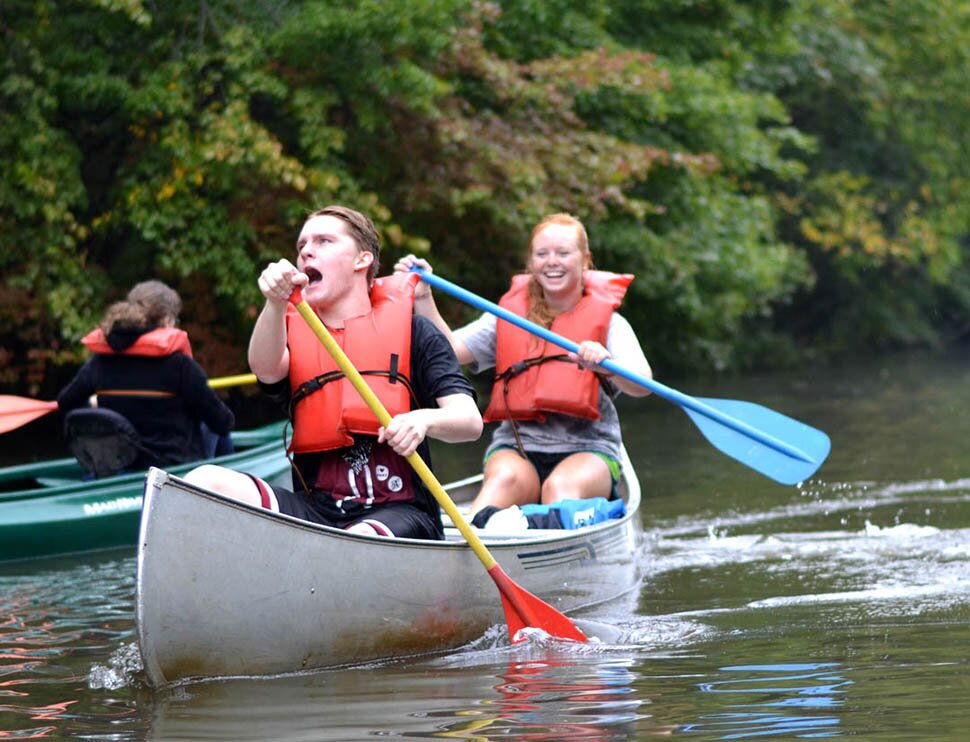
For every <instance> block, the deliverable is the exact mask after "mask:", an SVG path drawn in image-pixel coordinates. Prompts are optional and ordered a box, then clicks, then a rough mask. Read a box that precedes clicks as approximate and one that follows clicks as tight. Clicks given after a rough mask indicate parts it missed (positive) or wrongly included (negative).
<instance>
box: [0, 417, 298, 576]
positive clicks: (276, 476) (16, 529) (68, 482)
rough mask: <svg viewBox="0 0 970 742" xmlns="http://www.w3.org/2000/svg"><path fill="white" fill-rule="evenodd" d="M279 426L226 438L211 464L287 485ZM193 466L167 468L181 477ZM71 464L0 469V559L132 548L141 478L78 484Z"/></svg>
mask: <svg viewBox="0 0 970 742" xmlns="http://www.w3.org/2000/svg"><path fill="white" fill-rule="evenodd" d="M283 425H284V424H283V423H282V422H277V423H272V424H270V425H267V426H265V427H262V428H256V429H254V430H241V431H234V432H233V433H232V440H233V445H234V446H235V449H236V451H235V453H232V454H228V455H226V456H219V457H217V458H214V459H211V460H210V461H211V463H214V464H220V465H222V466H227V467H229V468H231V469H236V470H239V471H246V472H250V473H252V474H256V475H257V476H260V477H262V478H263V479H266V480H267V481H269V482H273V483H283V484H284V485H285V486H290V481H289V480H290V464H289V461H287V459H286V454H285V452H284V447H283ZM199 463H200V462H195V463H192V464H183V465H181V466H177V467H172V469H171V472H172V473H173V474H176V475H181V474H184V473H185V472H187V471H188V470H189V469H191V468H193V467H194V466H197V465H198V464H199ZM83 476H84V471H83V470H82V469H81V467H80V466H79V465H78V463H77V461H76V460H75V459H73V458H65V459H57V460H53V461H39V462H36V463H31V464H21V465H17V466H8V467H3V468H0V561H7V560H13V559H29V558H36V557H47V556H53V555H56V554H70V553H74V552H82V551H94V550H98V549H113V548H118V547H124V546H132V547H133V546H135V543H136V541H137V539H138V522H139V519H140V517H141V506H142V492H143V489H144V483H145V472H137V473H132V474H122V475H119V476H115V477H105V478H104V479H93V480H87V481H86V480H84V479H83Z"/></svg>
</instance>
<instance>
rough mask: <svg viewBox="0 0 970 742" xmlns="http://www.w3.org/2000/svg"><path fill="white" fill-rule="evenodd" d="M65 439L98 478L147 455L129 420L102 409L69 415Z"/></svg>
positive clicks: (123, 468) (80, 462) (65, 423)
mask: <svg viewBox="0 0 970 742" xmlns="http://www.w3.org/2000/svg"><path fill="white" fill-rule="evenodd" d="M64 438H65V439H66V440H67V448H68V450H69V451H70V452H71V453H72V454H74V457H75V458H76V459H77V460H78V463H79V464H81V466H82V467H84V468H85V469H86V470H87V471H88V472H90V473H91V474H93V475H94V476H95V477H96V478H98V479H100V478H102V477H110V476H114V475H115V474H120V473H122V472H124V471H125V470H126V469H128V468H129V467H131V466H132V465H133V464H134V463H135V461H136V460H137V459H138V457H139V456H140V455H141V454H143V453H147V451H146V449H145V447H144V446H143V445H142V443H141V438H140V437H139V435H138V431H136V430H135V426H134V425H132V424H131V421H130V420H128V418H126V417H125V416H124V415H122V414H120V413H118V412H115V411H114V410H108V409H104V408H101V407H83V408H80V409H77V410H71V411H70V412H68V413H67V416H66V417H65V418H64Z"/></svg>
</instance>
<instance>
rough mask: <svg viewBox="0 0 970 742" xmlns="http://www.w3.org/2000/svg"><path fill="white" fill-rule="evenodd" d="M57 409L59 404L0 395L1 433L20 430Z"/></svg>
mask: <svg viewBox="0 0 970 742" xmlns="http://www.w3.org/2000/svg"><path fill="white" fill-rule="evenodd" d="M56 409H57V402H44V401H43V400H40V399H30V398H28V397H14V396H13V395H10V394H0V433H6V432H7V431H10V430H14V429H16V428H19V427H20V426H21V425H26V424H27V423H29V422H30V421H31V420H36V419H37V418H38V417H42V416H44V415H46V414H47V413H48V412H53V411H54V410H56Z"/></svg>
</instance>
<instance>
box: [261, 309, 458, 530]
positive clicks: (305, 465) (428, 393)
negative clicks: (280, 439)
mask: <svg viewBox="0 0 970 742" xmlns="http://www.w3.org/2000/svg"><path fill="white" fill-rule="evenodd" d="M408 378H409V380H410V382H411V388H412V389H413V390H414V396H415V397H416V398H417V405H418V407H422V408H429V407H430V408H435V407H437V406H438V403H437V401H436V400H437V399H438V398H439V397H446V396H448V395H450V394H468V395H469V396H471V397H472V398H473V399H474V398H475V390H474V388H473V387H472V385H471V383H470V382H469V381H468V379H467V378H466V377H465V375H464V374H463V373H462V370H461V366H460V365H459V364H458V359H457V358H456V357H455V352H454V350H452V348H451V343H449V342H448V338H446V337H445V336H444V334H442V332H441V331H440V330H438V328H437V327H435V326H434V324H433V323H432V322H431V321H430V320H429V319H427V318H426V317H420V316H417V315H415V316H414V317H413V318H412V320H411V368H410V370H409V372H408ZM260 386H261V387H262V388H263V390H264V391H265V392H266V393H267V394H269V395H270V396H271V397H272V398H273V399H275V400H277V401H278V402H280V403H281V404H283V405H284V406H285V407H286V409H287V410H288V409H289V402H290V382H289V380H288V379H283V380H281V381H278V382H276V383H275V384H264V383H262V382H260ZM357 437H358V438H359V437H360V436H357ZM417 452H418V454H419V455H420V456H421V458H422V459H423V460H424V462H425V463H426V464H427V465H428V466H429V467H431V449H430V447H429V445H428V441H427V439H425V440H424V441H422V442H421V445H420V446H418V451H417ZM334 453H336V452H332V451H327V452H322V453H306V454H295V455H294V457H293V461H294V463H295V464H296V467H297V469H298V470H299V473H300V475H301V476H302V478H303V481H304V482H307V483H311V482H315V481H316V479H317V471H318V469H319V467H320V457H321V456H323V455H328V454H334ZM412 480H413V483H414V491H415V493H416V495H417V498H418V501H417V503H416V504H417V505H419V506H421V507H422V508H423V509H424V510H426V511H427V512H428V513H429V514H431V515H432V517H433V518H434V519H435V521H436V522H440V515H439V510H438V506H437V503H436V501H435V500H434V498H433V496H432V495H431V493H430V492H428V490H427V488H426V487H425V486H424V483H423V482H421V481H420V479H419V477H418V476H417V474H414V473H413V472H412Z"/></svg>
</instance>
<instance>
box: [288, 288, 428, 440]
mask: <svg viewBox="0 0 970 742" xmlns="http://www.w3.org/2000/svg"><path fill="white" fill-rule="evenodd" d="M419 280H421V279H420V277H419V276H418V275H417V274H414V273H410V274H405V273H401V274H392V275H390V276H387V277H385V278H378V279H376V280H375V281H374V285H373V287H372V288H371V292H370V300H371V311H370V312H368V313H367V314H364V315H361V316H360V317H354V318H352V319H349V320H347V321H346V322H345V323H344V329H343V330H342V331H341V330H337V331H334V330H331V331H330V332H331V334H332V335H333V337H334V339H335V340H336V341H337V344H338V345H340V347H341V348H342V349H343V351H344V353H346V354H347V357H348V358H350V360H351V362H352V363H353V364H354V367H355V368H357V370H358V371H360V373H361V374H362V375H364V376H365V377H366V381H367V385H368V386H369V387H370V388H371V389H372V390H373V391H374V393H375V394H376V395H377V397H378V399H380V400H381V402H382V403H383V404H384V407H385V408H387V411H388V413H389V414H390V415H391V417H393V416H394V415H397V414H400V413H402V412H407V411H408V410H410V409H411V391H410V390H411V385H410V381H409V378H408V376H409V374H410V371H411V314H412V311H413V308H414V286H415V284H416V283H417V282H418V281H419ZM286 333H287V344H288V345H289V349H290V375H289V378H290V391H291V393H292V395H293V400H294V401H293V402H292V417H293V438H292V442H291V443H290V450H292V451H295V452H297V453H310V452H312V451H327V450H330V449H334V448H342V447H344V446H349V445H351V444H353V442H354V439H353V438H352V437H351V434H352V433H362V434H367V435H377V431H378V429H379V428H380V423H379V422H378V420H377V417H376V416H375V415H374V413H373V412H371V410H370V409H369V408H368V407H367V405H366V403H365V402H364V400H363V399H362V398H361V396H360V394H358V392H357V390H356V389H354V387H353V385H352V384H351V383H350V381H348V380H347V379H346V378H344V376H343V373H342V372H341V371H340V369H339V367H338V366H337V363H336V362H335V361H334V360H333V358H332V357H331V356H330V354H329V353H328V352H327V349H326V348H325V347H324V346H323V344H322V343H321V342H320V339H319V338H318V337H317V336H316V335H315V334H313V330H311V329H310V327H309V325H307V323H306V321H305V320H304V319H303V318H302V317H300V316H299V314H298V313H297V312H296V310H295V309H294V308H293V307H292V306H291V307H289V308H288V309H287V313H286Z"/></svg>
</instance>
